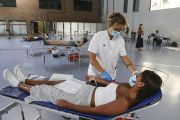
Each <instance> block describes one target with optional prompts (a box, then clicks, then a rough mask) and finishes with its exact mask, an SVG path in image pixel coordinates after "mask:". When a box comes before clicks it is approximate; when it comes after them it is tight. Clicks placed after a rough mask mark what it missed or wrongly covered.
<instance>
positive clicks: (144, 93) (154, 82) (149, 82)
mask: <svg viewBox="0 0 180 120" xmlns="http://www.w3.org/2000/svg"><path fill="white" fill-rule="evenodd" d="M141 82H144V83H145V85H144V86H143V87H142V88H140V90H139V91H138V94H137V96H136V99H135V101H134V103H133V104H132V105H131V106H130V107H129V108H132V107H134V106H136V105H138V104H139V102H141V101H142V100H144V99H147V98H148V97H150V96H152V95H153V94H155V93H156V92H157V91H158V90H159V89H160V87H161V84H162V79H161V78H160V77H159V75H157V74H156V73H155V72H153V71H149V70H145V71H143V72H142V79H141Z"/></svg>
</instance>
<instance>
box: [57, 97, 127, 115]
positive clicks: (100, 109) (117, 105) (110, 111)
mask: <svg viewBox="0 0 180 120" xmlns="http://www.w3.org/2000/svg"><path fill="white" fill-rule="evenodd" d="M57 105H58V106H59V107H61V108H64V109H72V110H75V111H78V112H81V113H86V114H93V115H116V114H121V113H123V112H125V111H126V110H128V107H129V106H130V102H129V101H128V99H127V98H118V99H117V100H115V101H113V102H110V103H107V104H104V105H100V106H97V107H87V106H80V105H74V104H71V103H69V102H67V101H65V100H57Z"/></svg>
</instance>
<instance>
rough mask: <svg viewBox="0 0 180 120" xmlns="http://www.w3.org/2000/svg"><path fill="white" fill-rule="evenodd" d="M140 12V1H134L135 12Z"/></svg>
mask: <svg viewBox="0 0 180 120" xmlns="http://www.w3.org/2000/svg"><path fill="white" fill-rule="evenodd" d="M138 11H139V0H133V12H138Z"/></svg>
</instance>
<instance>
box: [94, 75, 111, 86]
mask: <svg viewBox="0 0 180 120" xmlns="http://www.w3.org/2000/svg"><path fill="white" fill-rule="evenodd" d="M94 79H95V80H96V82H97V83H100V84H103V85H108V84H110V82H107V81H105V80H103V79H101V78H97V77H94Z"/></svg>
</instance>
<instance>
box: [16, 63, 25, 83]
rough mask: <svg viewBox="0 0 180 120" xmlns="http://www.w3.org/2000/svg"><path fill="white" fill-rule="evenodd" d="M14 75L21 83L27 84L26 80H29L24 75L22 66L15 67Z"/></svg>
mask: <svg viewBox="0 0 180 120" xmlns="http://www.w3.org/2000/svg"><path fill="white" fill-rule="evenodd" d="M14 74H15V76H16V78H17V79H18V80H19V82H23V83H25V80H26V79H27V77H25V76H24V74H23V73H22V70H21V66H20V65H16V66H15V67H14Z"/></svg>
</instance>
